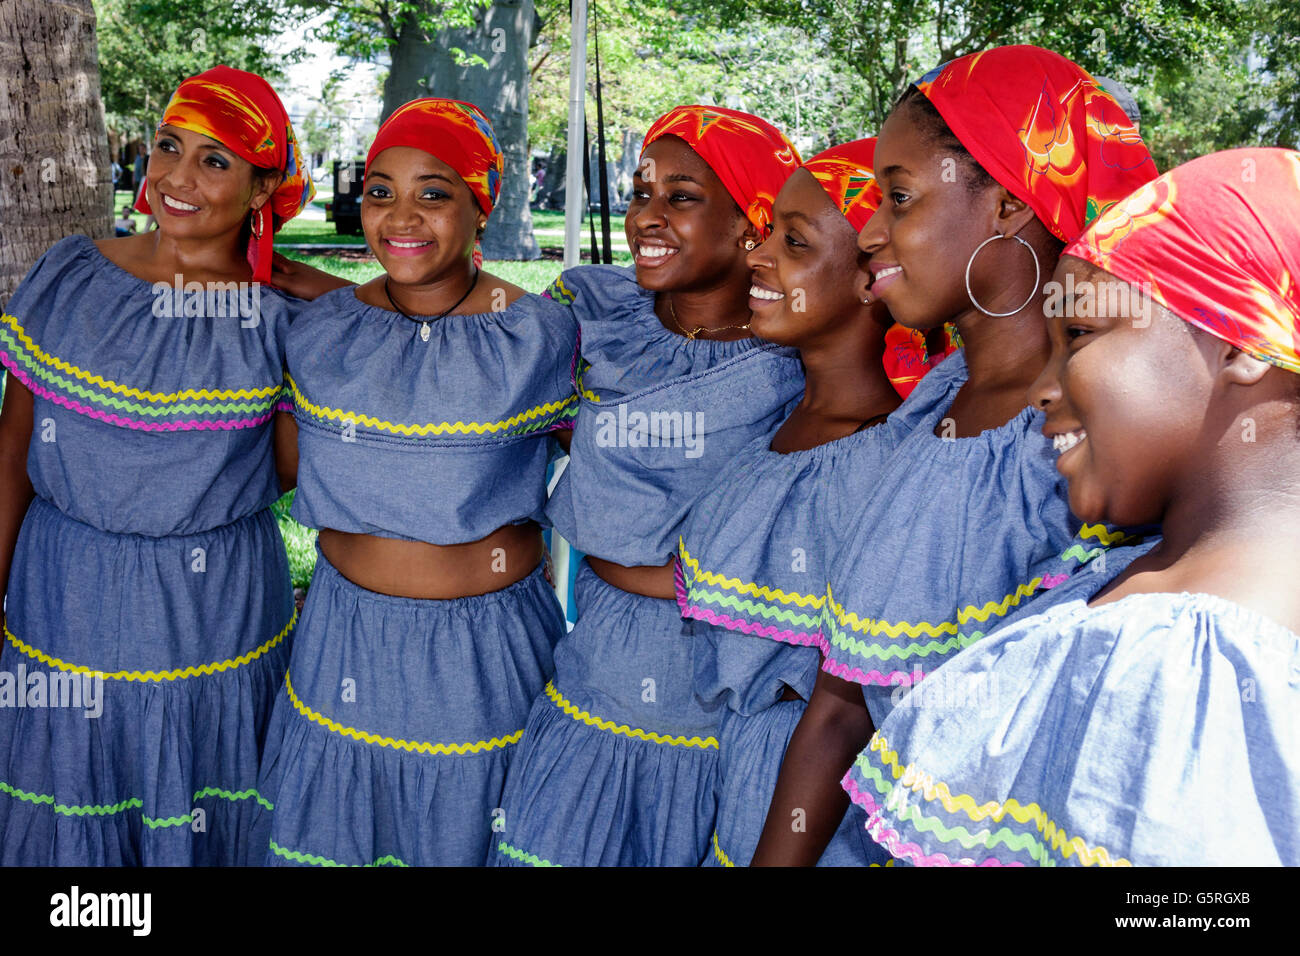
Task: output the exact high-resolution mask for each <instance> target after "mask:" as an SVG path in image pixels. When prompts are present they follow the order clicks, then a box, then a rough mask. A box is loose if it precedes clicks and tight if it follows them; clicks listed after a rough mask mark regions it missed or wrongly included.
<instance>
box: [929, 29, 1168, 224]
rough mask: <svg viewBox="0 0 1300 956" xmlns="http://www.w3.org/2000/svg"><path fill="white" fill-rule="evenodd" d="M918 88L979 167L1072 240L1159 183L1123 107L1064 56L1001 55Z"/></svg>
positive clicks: (1009, 49) (966, 60)
mask: <svg viewBox="0 0 1300 956" xmlns="http://www.w3.org/2000/svg"><path fill="white" fill-rule="evenodd" d="M914 85H915V86H916V88H917V89H918V90H920V91H921V92H922V93H923V94H924V95H925V96H926V97H927V98H928V99H929V100H930V102H931V103H933V104H934V106H935V108H936V109H937V110H938V111H939V114H940V115H941V116H942V117H943V119H944V121H945V122H946V123H947V124H948V126H949V128H950V129H951V130H952V131H953V133H954V134H955V135H956V137H957V139H958V140H960V141H961V143H962V145H963V146H965V147H966V149H967V150H969V151H970V154H971V155H972V156H973V157H974V158H975V160H976V162H978V163H979V164H980V165H981V166H982V167H984V169H985V170H986V171H987V172H988V174H989V175H990V176H992V177H993V178H994V179H995V180H996V181H997V182H998V183H999V184H1000V185H1002V186H1003V187H1005V188H1006V189H1007V190H1008V191H1010V192H1011V194H1012V195H1014V196H1016V197H1018V198H1020V199H1023V200H1024V201H1025V202H1027V203H1029V205H1030V207H1031V208H1032V209H1033V210H1034V212H1035V213H1036V214H1037V215H1038V218H1039V219H1040V220H1042V222H1043V224H1044V225H1046V226H1047V228H1048V229H1050V230H1051V231H1052V232H1053V233H1054V234H1055V235H1056V236H1057V237H1058V238H1060V239H1061V240H1063V241H1064V242H1071V241H1073V240H1074V239H1076V238H1077V237H1078V236H1079V234H1080V233H1082V232H1083V230H1084V229H1085V228H1086V227H1087V225H1088V224H1089V223H1090V222H1092V221H1093V220H1094V219H1096V218H1097V217H1098V216H1099V215H1101V214H1102V213H1103V212H1105V211H1106V210H1107V209H1108V208H1110V207H1111V206H1112V205H1114V204H1115V203H1116V202H1118V201H1119V200H1121V199H1123V198H1124V197H1125V196H1127V195H1128V194H1129V193H1131V192H1133V190H1135V189H1137V188H1138V187H1139V186H1141V185H1142V184H1143V183H1146V182H1150V181H1151V180H1152V179H1154V178H1155V176H1156V166H1155V163H1154V162H1152V160H1151V154H1150V153H1149V152H1147V148H1146V145H1145V144H1144V143H1143V142H1142V137H1141V136H1139V135H1138V132H1137V130H1136V129H1135V128H1134V127H1133V124H1132V122H1130V121H1129V118H1128V116H1126V115H1125V113H1124V111H1123V110H1122V109H1120V107H1119V104H1117V103H1116V102H1115V101H1114V100H1113V99H1112V98H1111V97H1110V95H1109V94H1108V93H1106V92H1105V91H1104V90H1102V89H1101V87H1100V86H1098V85H1097V83H1096V81H1095V80H1094V79H1093V78H1092V76H1091V75H1090V74H1089V73H1088V72H1087V71H1086V70H1084V69H1083V68H1082V67H1080V66H1078V65H1077V64H1075V63H1073V62H1071V61H1070V60H1067V59H1066V58H1065V57H1063V56H1061V55H1060V54H1059V53H1053V52H1051V51H1050V50H1044V49H1042V48H1040V47H1036V46H1001V47H995V48H993V49H991V50H985V51H984V52H982V53H972V54H970V55H968V56H963V57H959V58H958V59H956V60H953V61H951V62H949V63H945V64H943V65H942V66H939V67H936V68H935V69H933V70H931V71H930V72H929V73H927V74H926V75H925V76H924V77H922V78H921V79H920V80H918V81H917V82H916V83H915V84H914Z"/></svg>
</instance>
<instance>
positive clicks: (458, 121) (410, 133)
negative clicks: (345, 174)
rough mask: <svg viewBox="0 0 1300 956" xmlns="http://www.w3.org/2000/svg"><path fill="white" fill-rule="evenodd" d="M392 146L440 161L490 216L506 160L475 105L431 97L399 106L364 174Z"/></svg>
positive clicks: (375, 144)
mask: <svg viewBox="0 0 1300 956" xmlns="http://www.w3.org/2000/svg"><path fill="white" fill-rule="evenodd" d="M391 146H411V147H413V148H415V149H419V150H423V151H424V152H426V153H428V154H429V155H430V156H434V157H436V158H438V159H440V160H442V161H443V162H444V163H446V164H447V165H448V166H450V167H451V168H452V169H454V170H456V172H457V174H459V176H460V178H461V179H463V180H465V185H466V186H468V187H469V191H470V192H471V193H473V194H474V198H475V199H476V200H478V205H479V208H480V209H482V210H483V212H484V213H486V214H489V215H490V214H491V213H492V207H493V206H495V205H496V201H497V196H498V195H499V194H500V192H501V174H502V173H503V172H505V167H506V160H505V154H503V153H502V152H501V144H500V143H498V142H497V137H496V133H494V132H493V131H492V124H491V123H489V122H488V119H487V117H486V116H484V115H483V113H482V111H481V110H480V109H479V108H478V107H477V106H475V105H473V104H472V103H462V102H460V101H459V100H445V99H440V98H439V97H435V96H426V97H424V98H423V99H418V100H411V102H409V103H405V104H403V105H401V106H399V107H398V108H397V109H395V110H394V111H393V115H392V116H390V117H388V119H386V120H385V121H384V125H383V126H381V127H379V132H378V133H376V134H375V141H374V142H373V143H371V144H370V152H368V153H367V154H366V172H367V173H369V172H370V164H371V163H372V162H374V159H375V157H376V156H378V155H379V154H380V153H382V152H383V151H384V150H386V149H388V148H389V147H391Z"/></svg>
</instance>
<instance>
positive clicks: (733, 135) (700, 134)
mask: <svg viewBox="0 0 1300 956" xmlns="http://www.w3.org/2000/svg"><path fill="white" fill-rule="evenodd" d="M661 136H676V137H678V138H680V139H682V140H684V141H685V142H686V145H687V146H689V147H691V149H693V150H695V152H697V153H699V155H700V158H701V159H703V160H704V161H705V162H706V163H708V164H709V168H710V169H712V170H713V172H714V173H716V174H717V177H718V178H719V179H720V180H722V185H723V186H725V187H726V189H727V192H728V193H729V194H730V195H731V198H732V199H734V200H735V201H736V205H737V206H739V207H740V211H741V212H743V213H744V214H745V218H746V219H748V220H749V221H750V222H751V223H753V224H754V226H756V227H757V228H758V230H759V232H760V233H761V234H762V235H763V236H766V235H767V234H768V233H769V232H770V231H771V229H772V203H773V202H774V201H775V200H776V194H777V193H779V192H780V191H781V187H782V186H784V185H785V181H786V180H787V179H789V178H790V174H791V173H792V172H794V171H795V170H796V169H797V168H798V167H799V152H798V150H796V149H795V148H794V144H792V143H791V142H790V141H789V140H788V139H786V138H785V134H783V133H782V132H781V131H780V130H779V129H777V128H776V127H775V126H773V125H772V124H771V123H769V122H767V120H763V119H759V118H758V117H757V116H754V115H753V114H751V113H742V112H741V111H740V110H729V109H725V108H724V107H721V106H678V107H675V108H674V109H672V110H669V111H668V112H667V113H665V114H664V115H663V116H661V117H659V118H658V119H657V120H655V121H654V123H653V124H652V125H651V127H650V130H649V131H648V132H647V133H646V134H645V143H644V144H643V145H642V147H641V149H642V150H643V151H644V150H645V148H646V147H647V146H649V145H650V144H651V143H653V142H654V141H655V140H657V139H659V138H660V137H661Z"/></svg>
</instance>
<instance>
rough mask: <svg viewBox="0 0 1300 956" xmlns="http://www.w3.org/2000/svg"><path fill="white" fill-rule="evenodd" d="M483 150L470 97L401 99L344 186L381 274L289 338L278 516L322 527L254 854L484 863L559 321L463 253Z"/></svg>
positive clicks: (539, 672)
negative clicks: (354, 198) (288, 496)
mask: <svg viewBox="0 0 1300 956" xmlns="http://www.w3.org/2000/svg"><path fill="white" fill-rule="evenodd" d="M503 164H504V159H503V156H502V153H501V150H500V148H499V146H498V145H497V141H496V137H495V135H494V134H493V132H492V127H491V125H490V124H489V123H488V121H487V119H486V118H485V117H484V116H483V114H482V113H481V112H480V111H479V110H478V109H477V108H476V107H474V106H471V105H469V104H465V103H458V102H455V101H453V100H445V99H436V98H426V99H419V100H414V101H412V102H410V103H407V104H406V105H404V106H402V107H400V108H399V109H398V110H397V111H396V112H394V113H393V115H392V116H391V117H389V119H388V120H387V121H386V122H385V123H384V125H383V126H382V127H381V128H380V130H379V133H378V135H377V136H376V138H375V142H374V144H373V145H372V146H371V148H370V152H369V155H368V156H367V160H366V173H365V185H364V198H363V200H362V227H363V228H364V229H365V232H366V239H367V241H368V243H369V244H370V247H371V248H372V249H373V250H375V254H376V257H377V258H378V259H379V262H380V263H381V264H382V265H383V266H384V270H385V272H384V275H382V276H380V277H378V278H376V279H374V280H372V281H370V282H367V283H365V284H364V285H361V286H359V287H357V286H347V287H344V288H341V289H338V290H335V291H332V292H329V293H327V294H325V295H322V296H320V297H319V298H317V299H315V301H313V302H312V303H311V305H310V306H308V307H306V308H304V309H303V314H302V317H301V319H300V320H299V321H298V323H297V324H296V325H295V327H294V330H293V332H292V333H291V334H290V336H289V343H288V365H289V384H290V387H291V389H292V393H293V402H294V413H295V418H296V421H297V425H298V447H299V462H298V492H297V495H296V497H295V499H294V504H293V511H292V514H293V516H294V517H295V518H296V519H297V520H299V521H301V522H302V523H303V524H305V525H308V526H310V527H314V528H319V529H321V532H320V537H319V542H318V546H319V547H318V549H319V556H318V558H317V564H316V571H315V575H314V578H313V580H312V585H311V588H310V590H309V591H308V594H307V601H306V604H305V606H304V608H303V615H302V622H301V624H300V626H299V629H298V630H299V634H298V638H299V640H298V642H297V643H296V645H295V649H294V653H293V656H292V659H291V660H290V662H289V668H288V673H287V674H286V675H285V681H284V690H283V693H282V694H281V695H280V696H279V698H278V699H277V702H276V709H275V713H274V717H273V720H272V724H271V729H270V731H269V733H268V739H267V745H266V755H265V759H264V760H263V767H262V783H261V785H260V789H261V790H262V792H263V795H264V796H265V797H266V798H267V800H268V803H269V804H271V805H273V806H274V810H273V812H272V813H271V817H272V819H273V825H272V832H271V837H270V841H269V843H268V844H267V845H266V846H264V848H263V849H264V851H265V853H266V859H267V862H269V863H272V864H294V863H296V864H304V865H322V866H330V865H390V866H403V865H412V866H416V865H426V866H427V865H459V866H477V865H482V863H483V861H484V859H485V858H486V857H487V854H488V849H489V840H490V839H491V837H492V835H493V832H494V829H497V828H499V826H500V819H501V816H500V809H499V808H500V802H501V788H502V786H503V783H504V780H505V773H506V768H507V766H508V765H509V762H510V760H511V756H512V754H513V753H514V752H515V749H516V745H517V744H518V742H519V739H520V736H521V734H522V732H523V729H524V720H525V718H526V716H527V714H528V709H529V707H530V705H531V704H532V702H533V700H534V698H535V697H536V696H537V694H538V693H539V692H540V691H541V689H542V686H543V685H544V683H545V681H546V679H547V677H549V676H550V674H551V670H552V665H551V653H552V648H553V646H554V645H555V643H556V642H557V641H558V640H559V639H560V637H561V636H562V635H563V634H564V620H563V615H562V612H561V610H560V606H559V602H558V601H557V600H556V597H555V594H554V592H553V591H552V589H551V586H550V584H549V583H548V581H547V578H546V575H545V571H544V564H543V560H542V559H543V554H544V549H543V544H542V534H541V529H540V526H539V525H540V523H541V522H542V521H544V520H545V516H544V514H543V508H544V505H545V503H546V468H547V465H548V463H549V461H550V459H551V458H552V457H553V456H555V455H556V454H558V448H557V446H556V444H555V441H554V439H553V438H551V437H550V435H551V432H553V431H554V430H556V429H561V428H568V427H569V426H570V425H571V422H572V416H573V413H574V410H575V407H576V398H575V396H574V393H573V386H572V381H571V375H572V361H573V355H574V350H575V347H576V342H577V326H576V324H575V323H574V321H573V318H572V316H571V314H570V312H569V310H568V309H565V308H563V307H562V306H560V305H559V304H557V303H555V302H553V301H551V300H549V299H546V298H543V297H542V296H538V295H529V294H526V293H524V291H523V290H522V289H519V288H518V287H516V286H513V285H511V284H509V283H507V282H504V281H503V280H501V279H498V278H496V277H495V276H492V275H489V274H487V273H485V272H482V271H481V269H480V267H479V266H478V265H477V264H476V263H475V246H476V240H477V237H478V235H480V234H481V233H482V231H483V228H484V226H485V224H486V221H487V218H488V216H489V214H490V213H491V212H492V208H493V204H494V203H495V201H496V199H497V196H498V193H499V190H500V187H501V176H502V173H503Z"/></svg>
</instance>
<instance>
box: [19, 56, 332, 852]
mask: <svg viewBox="0 0 1300 956" xmlns="http://www.w3.org/2000/svg"><path fill="white" fill-rule="evenodd" d="M301 170H302V161H301V155H300V153H299V149H298V144H297V143H296V141H295V140H294V137H293V130H292V128H291V127H290V125H289V119H288V116H287V115H286V114H285V112H284V108H283V107H282V106H281V104H280V101H279V98H278V97H277V96H276V94H275V92H274V91H273V90H272V89H271V87H270V86H269V85H268V84H267V83H266V81H265V80H263V79H262V78H261V77H258V76H255V75H253V74H250V73H244V72H242V71H239V70H232V69H229V68H228V67H216V68H215V69H212V70H209V71H207V72H206V73H203V74H200V75H199V76H197V77H193V78H191V79H189V80H186V81H185V82H184V83H182V84H181V86H180V88H179V89H178V90H177V91H176V93H175V94H174V96H173V97H172V100H171V101H170V103H169V104H168V105H167V108H166V109H165V110H164V111H163V118H162V122H161V123H160V124H159V126H158V129H157V132H156V133H155V137H154V148H153V153H152V156H151V158H150V161H149V171H148V177H147V181H146V186H145V190H144V193H143V208H145V209H149V208H152V210H153V212H154V214H155V215H156V216H157V217H158V226H159V228H158V230H157V231H156V232H151V233H148V234H147V235H141V236H136V237H129V238H126V239H110V240H103V241H99V242H94V241H91V240H90V239H88V238H86V237H85V236H71V237H69V238H67V239H64V240H62V241H61V242H59V243H57V244H56V245H55V246H54V247H53V248H51V249H50V251H49V252H47V253H46V254H45V255H44V256H42V258H41V259H40V261H38V262H37V263H36V265H35V266H34V267H33V268H32V270H31V272H30V273H29V274H28V276H27V278H26V279H25V280H24V282H23V284H22V285H21V286H20V287H19V288H18V290H17V291H16V292H15V293H14V295H13V298H12V299H11V300H10V301H9V303H8V305H7V307H6V311H5V314H4V316H3V325H0V361H3V363H4V365H5V368H6V369H7V371H8V376H7V381H6V386H7V387H6V390H5V401H4V414H3V416H2V417H0V446H2V447H3V460H4V462H5V467H4V470H3V501H4V509H3V519H2V520H0V530H2V531H3V534H2V535H0V543H2V546H0V556H2V563H0V579H4V580H7V584H8V592H7V597H6V604H5V608H6V615H5V642H4V648H3V652H2V653H0V673H2V674H3V675H5V677H7V678H9V679H8V680H5V679H4V678H0V862H2V863H4V864H39V865H136V864H146V865H154V864H166V865H187V864H245V863H248V862H255V861H256V860H258V859H260V855H261V847H262V846H263V845H264V844H265V833H264V832H263V833H261V835H260V838H259V836H258V834H257V832H256V826H257V820H258V818H259V816H260V809H261V807H260V804H261V803H262V802H263V799H264V798H263V797H262V796H261V795H260V794H259V793H258V791H257V789H256V784H257V768H258V759H259V755H260V744H261V741H262V739H263V735H264V734H265V729H266V724H267V719H268V718H269V716H270V710H271V703H272V700H273V699H274V694H275V691H276V689H277V688H278V686H279V683H280V680H281V677H282V676H283V673H284V664H285V661H286V660H287V659H288V651H289V641H290V635H291V633H292V630H293V626H294V621H295V613H294V605H293V595H292V591H291V588H290V584H289V568H288V562H287V559H286V557H285V552H284V543H283V542H282V541H281V539H280V532H279V529H278V528H277V526H276V522H275V519H274V517H273V516H272V514H271V512H270V510H269V505H270V504H271V503H272V502H274V501H275V500H276V498H278V497H279V495H280V493H281V484H280V481H279V480H277V473H276V461H275V457H274V455H273V448H272V432H273V430H276V431H278V430H279V429H280V427H281V426H280V423H279V422H277V423H276V424H275V425H273V424H272V420H273V419H274V418H276V417H277V416H276V409H277V407H278V404H279V401H280V398H281V390H282V388H283V384H284V374H283V362H284V343H285V337H286V335H287V333H288V328H289V310H288V304H287V301H286V300H285V299H284V298H282V297H281V296H280V294H279V293H277V292H275V291H273V290H272V289H271V288H270V287H269V286H267V285H265V284H264V283H266V282H267V281H268V280H269V278H270V275H271V241H272V240H271V237H272V234H273V233H274V231H275V230H276V229H278V228H279V226H280V225H281V223H283V222H284V221H285V220H286V219H288V218H289V217H291V216H293V215H295V214H296V213H297V212H298V211H299V210H300V209H301V208H302V207H303V206H304V205H305V204H306V203H307V202H308V201H309V200H310V198H311V196H312V187H311V182H310V180H309V179H306V178H304V177H303V175H302V172H301ZM250 220H251V222H250ZM279 417H280V418H287V417H288V416H279ZM288 481H291V479H289V478H286V483H287V482H288ZM20 522H21V528H20V527H19V524H20ZM11 556H12V557H11Z"/></svg>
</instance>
